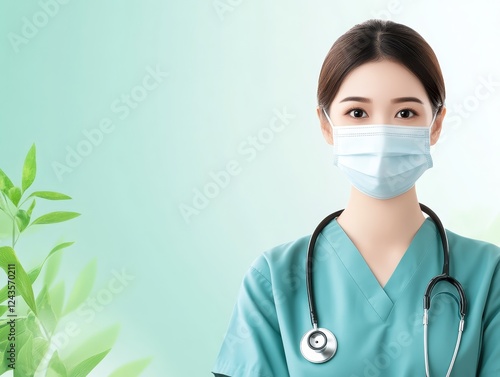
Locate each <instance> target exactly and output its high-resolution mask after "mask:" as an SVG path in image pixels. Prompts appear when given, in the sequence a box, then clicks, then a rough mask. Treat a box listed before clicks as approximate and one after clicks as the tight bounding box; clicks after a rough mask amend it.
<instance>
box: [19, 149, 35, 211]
mask: <svg viewBox="0 0 500 377" xmlns="http://www.w3.org/2000/svg"><path fill="white" fill-rule="evenodd" d="M35 175H36V148H35V144H33V145H32V146H31V148H30V150H29V151H28V154H27V155H26V158H25V160H24V166H23V179H22V188H23V191H22V192H25V191H26V190H27V189H28V188H29V187H30V186H31V184H32V183H33V181H34V180H35ZM16 205H17V204H16Z"/></svg>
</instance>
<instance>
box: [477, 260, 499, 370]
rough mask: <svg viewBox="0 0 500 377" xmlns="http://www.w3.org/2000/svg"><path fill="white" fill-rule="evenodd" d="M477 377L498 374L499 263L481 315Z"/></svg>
mask: <svg viewBox="0 0 500 377" xmlns="http://www.w3.org/2000/svg"><path fill="white" fill-rule="evenodd" d="M477 376H478V377H498V376H500V264H497V268H496V271H495V273H494V275H493V279H492V281H491V286H490V291H489V294H488V298H487V301H486V305H485V309H484V315H483V336H482V345H481V354H480V358H479V366H478V371H477Z"/></svg>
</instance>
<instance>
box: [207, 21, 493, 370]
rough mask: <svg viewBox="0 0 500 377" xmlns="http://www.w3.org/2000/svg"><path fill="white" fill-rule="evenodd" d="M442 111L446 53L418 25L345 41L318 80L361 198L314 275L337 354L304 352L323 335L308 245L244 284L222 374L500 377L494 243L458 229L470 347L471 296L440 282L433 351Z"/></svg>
mask: <svg viewBox="0 0 500 377" xmlns="http://www.w3.org/2000/svg"><path fill="white" fill-rule="evenodd" d="M444 101H445V87H444V82H443V77H442V74H441V69H440V67H439V63H438V61H437V59H436V56H435V55H434V52H433V51H432V49H431V48H430V46H429V45H428V44H427V43H426V42H425V40H423V38H422V37H421V36H420V35H419V34H418V33H416V32H415V31H414V30H412V29H410V28H409V27H406V26H404V25H401V24H397V23H394V22H391V21H380V20H369V21H367V22H364V23H362V24H359V25H356V26H355V27H353V28H352V29H351V30H349V31H348V32H347V33H345V34H344V35H342V36H341V37H340V38H339V39H338V40H337V41H336V42H335V43H334V45H333V46H332V48H331V49H330V51H329V53H328V55H327V57H326V59H325V61H324V63H323V67H322V69H321V73H320V77H319V87H318V107H317V113H318V117H319V120H320V124H321V130H322V132H323V135H324V137H325V139H326V141H327V143H329V144H332V145H333V148H334V161H335V165H337V166H338V167H339V168H340V169H341V170H342V171H343V172H344V173H345V174H346V176H347V178H348V179H349V181H350V182H351V184H352V189H351V195H350V198H349V201H348V203H347V206H346V208H345V210H344V211H343V212H342V213H341V214H340V215H339V216H338V217H336V218H334V219H333V220H332V221H330V222H329V223H328V224H327V225H326V227H325V228H324V229H323V230H322V231H321V233H320V234H319V236H318V238H317V240H316V245H315V247H314V258H313V265H312V269H311V271H312V273H313V276H314V277H313V283H314V284H313V286H314V293H313V295H314V299H315V302H316V312H317V313H318V317H319V325H320V327H321V328H326V329H329V330H331V331H332V332H333V333H334V334H335V337H336V340H337V347H336V349H332V352H331V354H332V353H333V356H332V355H331V354H330V357H331V358H330V357H326V356H325V358H326V359H328V360H327V361H325V360H320V361H321V362H318V360H315V358H318V357H319V358H321V357H323V356H324V355H323V354H322V353H321V352H323V351H321V352H319V351H318V352H316V353H315V351H314V349H313V355H312V356H311V354H310V353H309V359H311V358H312V360H308V358H307V357H305V355H306V354H307V350H306V351H305V353H304V354H303V352H304V349H302V350H301V347H303V348H304V347H305V348H307V346H304V344H306V343H304V341H305V340H304V339H306V338H307V337H306V336H304V334H305V333H307V332H308V331H310V330H311V328H312V326H311V318H310V313H309V310H308V293H307V289H306V258H307V249H308V242H309V240H310V238H311V237H310V236H307V237H302V238H300V239H298V240H296V241H294V242H290V243H287V244H283V245H279V246H276V247H274V248H273V249H271V250H268V251H266V252H264V253H263V254H262V255H261V256H260V257H259V258H257V260H256V261H255V262H254V263H253V264H252V266H251V268H250V269H249V271H248V272H247V274H246V275H245V277H244V280H243V283H242V286H241V289H240V293H239V296H238V300H237V303H236V305H235V307H234V311H233V315H232V318H231V321H230V324H229V328H228V331H227V334H226V337H225V339H224V342H223V344H222V348H221V350H220V353H219V357H218V359H217V361H216V364H215V366H214V368H213V373H214V374H215V375H216V376H231V377H250V376H252V377H254V376H266V377H271V376H273V377H285V376H305V377H308V376H318V377H319V376H343V377H344V376H347V377H364V376H369V377H375V376H384V377H387V376H397V377H404V376H408V377H409V376H412V377H414V376H422V375H432V376H445V375H451V376H465V377H470V376H480V377H493V376H495V377H498V376H500V342H499V340H500V249H499V248H498V247H497V246H495V245H492V244H489V243H486V242H482V241H478V240H472V239H469V238H465V237H462V236H459V235H457V234H454V233H452V232H450V231H446V234H447V237H448V241H449V246H450V265H449V270H450V275H451V276H453V277H454V278H455V279H456V280H457V281H459V282H460V283H461V285H462V287H463V289H464V291H465V295H466V297H467V305H463V306H464V307H463V308H461V309H463V311H465V309H467V312H466V317H465V320H466V323H465V328H464V331H463V334H462V336H461V339H458V337H457V333H458V330H457V329H458V328H459V326H460V316H459V308H460V304H461V302H460V300H459V299H460V295H459V294H458V292H457V289H455V287H454V286H453V285H452V284H445V282H444V281H441V282H439V283H437V284H436V286H435V287H434V290H433V291H432V295H431V299H430V307H431V308H430V310H429V312H428V318H429V321H428V322H429V325H428V339H427V342H424V329H423V325H422V313H423V308H422V297H423V294H424V292H425V291H426V287H427V285H428V283H429V281H430V280H431V279H432V278H433V277H434V276H436V275H439V274H441V272H442V270H443V262H444V254H443V246H442V241H441V238H440V236H439V232H438V228H437V226H436V223H435V222H434V221H433V220H431V219H430V218H427V217H425V216H424V215H423V213H422V210H421V207H420V205H419V202H418V199H417V195H416V191H415V182H416V180H417V179H418V178H419V177H420V176H421V175H422V174H423V172H424V171H425V170H426V169H428V168H430V167H432V159H431V157H430V153H429V148H430V145H434V144H435V143H436V142H437V140H438V138H439V135H440V132H441V127H442V123H443V119H444V116H445V114H446V108H445V107H444ZM462 304H464V303H462ZM320 338H321V337H316V338H315V339H316V340H315V341H316V342H318V339H319V341H320V343H321V342H322V341H323V338H321V339H320ZM324 339H326V338H324ZM313 340H314V339H313ZM459 341H460V342H459ZM424 343H427V344H428V349H427V350H426V351H427V352H424ZM457 344H458V345H459V346H458V348H457V347H456V346H457ZM313 348H314V347H313ZM456 349H457V352H458V353H457V354H456V357H455V355H454V353H455V350H456ZM426 354H428V355H429V356H428V361H426V360H425V359H426V357H425V355H426ZM450 373H451V374H450Z"/></svg>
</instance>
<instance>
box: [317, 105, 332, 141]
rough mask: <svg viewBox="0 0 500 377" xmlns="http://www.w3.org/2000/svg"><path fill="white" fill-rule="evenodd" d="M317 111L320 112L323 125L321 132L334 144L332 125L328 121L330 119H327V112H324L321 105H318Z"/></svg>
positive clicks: (320, 120)
mask: <svg viewBox="0 0 500 377" xmlns="http://www.w3.org/2000/svg"><path fill="white" fill-rule="evenodd" d="M316 113H317V114H318V118H319V123H320V125H321V132H322V133H323V137H324V138H325V140H326V142H327V143H328V144H330V145H333V130H332V126H331V125H330V123H329V122H328V119H326V116H325V113H324V112H323V110H322V109H321V108H320V107H319V106H317V107H316Z"/></svg>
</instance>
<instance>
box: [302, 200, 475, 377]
mask: <svg viewBox="0 0 500 377" xmlns="http://www.w3.org/2000/svg"><path fill="white" fill-rule="evenodd" d="M419 205H420V209H421V210H422V212H424V213H425V214H427V215H428V216H429V217H430V218H431V220H432V221H433V222H434V224H435V225H436V228H437V230H438V232H439V236H440V238H441V244H442V249H443V269H442V273H441V274H440V275H437V276H435V277H433V278H432V279H431V280H430V281H429V283H428V285H427V288H426V290H425V293H424V298H423V309H424V315H423V326H424V359H425V373H426V376H427V377H429V376H430V374H429V354H428V342H427V341H428V334H427V328H428V324H429V315H428V313H429V310H430V306H431V294H432V290H433V289H434V287H435V286H436V285H437V284H438V283H439V282H442V281H443V282H447V283H449V284H451V285H453V286H454V287H455V289H456V290H457V292H458V294H459V296H460V302H459V310H460V324H459V329H458V336H457V341H456V344H455V349H454V352H453V357H452V360H451V363H450V365H449V367H448V372H447V374H446V376H449V375H450V374H451V370H452V369H453V366H454V364H455V360H456V357H457V354H458V350H459V348H460V342H461V339H462V332H463V331H464V327H465V316H466V313H467V299H466V295H465V291H464V289H463V287H462V285H461V284H460V282H459V281H458V280H456V279H455V278H453V277H452V276H450V273H449V272H450V252H449V243H448V236H447V234H446V231H445V229H444V226H443V224H442V222H441V220H440V219H439V217H438V216H437V215H436V214H435V213H434V211H432V210H431V209H430V208H429V207H427V206H425V205H424V204H421V203H419ZM343 211H344V210H343V209H341V210H338V211H336V212H334V213H332V214H330V215H328V216H327V217H325V218H324V219H323V220H322V221H321V222H320V223H319V224H318V226H317V227H316V229H315V230H314V232H313V234H312V235H311V238H310V240H309V244H308V247H307V261H306V289H307V299H308V303H309V314H310V318H311V325H312V328H313V329H312V330H309V331H308V332H307V333H306V334H305V335H304V336H303V338H302V341H301V352H302V354H303V356H304V357H305V358H306V359H307V360H309V361H311V362H313V363H322V362H326V361H328V360H330V359H331V358H332V357H333V356H334V354H335V352H336V350H337V340H336V338H335V335H333V333H331V332H330V331H329V330H327V329H323V328H318V315H317V312H316V303H315V299H314V283H313V261H314V246H315V244H316V240H317V238H318V236H319V234H320V233H321V231H322V230H323V229H324V228H325V227H326V226H327V225H328V224H329V223H330V222H331V221H332V220H334V219H335V218H336V217H338V216H340V215H341V214H342V212H343ZM318 332H324V333H325V334H326V335H325V337H326V338H328V339H333V340H332V342H333V343H334V345H333V346H331V345H329V344H326V345H325V347H324V350H323V351H321V350H318V349H317V348H316V347H312V346H310V345H309V344H310V343H309V340H310V336H311V334H315V333H318ZM322 352H323V353H322Z"/></svg>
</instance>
